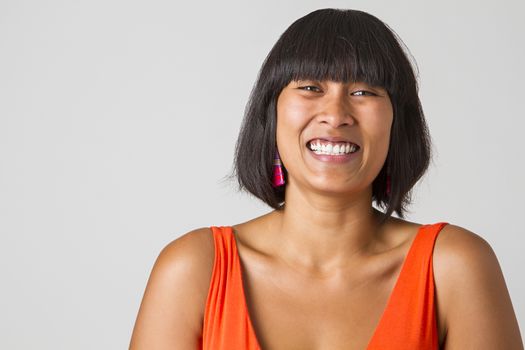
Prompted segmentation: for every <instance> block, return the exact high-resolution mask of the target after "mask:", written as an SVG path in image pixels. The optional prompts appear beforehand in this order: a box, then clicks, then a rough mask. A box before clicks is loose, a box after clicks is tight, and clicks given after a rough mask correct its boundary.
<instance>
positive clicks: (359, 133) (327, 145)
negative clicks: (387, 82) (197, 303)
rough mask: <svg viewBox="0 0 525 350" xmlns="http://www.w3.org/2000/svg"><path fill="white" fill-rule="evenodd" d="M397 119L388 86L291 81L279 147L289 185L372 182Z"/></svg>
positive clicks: (335, 189) (319, 187) (283, 99)
mask: <svg viewBox="0 0 525 350" xmlns="http://www.w3.org/2000/svg"><path fill="white" fill-rule="evenodd" d="M392 121H393V109H392V103H391V102H390V98H389V96H388V94H387V92H386V91H385V90H384V89H382V88H378V87H372V86H368V85H366V84H364V83H340V82H335V81H320V82H316V81H292V82H290V83H289V84H288V85H287V86H286V87H285V88H284V89H283V90H282V92H281V94H280V95H279V97H278V100H277V147H278V149H279V153H280V156H281V159H282V162H283V165H284V166H285V168H286V170H287V171H288V185H289V186H300V187H303V188H308V189H310V190H313V191H317V192H322V193H332V194H347V193H351V192H356V191H362V190H364V189H366V188H367V187H368V186H371V184H372V182H373V180H374V179H375V177H376V176H377V174H378V173H379V171H380V170H381V168H382V166H383V164H384V162H385V159H386V156H387V153H388V145H389V141H390V129H391V126H392Z"/></svg>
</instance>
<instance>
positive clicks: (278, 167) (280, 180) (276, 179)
mask: <svg viewBox="0 0 525 350" xmlns="http://www.w3.org/2000/svg"><path fill="white" fill-rule="evenodd" d="M282 185H284V174H283V164H282V162H281V157H279V151H277V150H276V151H275V158H274V159H273V177H272V186H273V187H279V186H282Z"/></svg>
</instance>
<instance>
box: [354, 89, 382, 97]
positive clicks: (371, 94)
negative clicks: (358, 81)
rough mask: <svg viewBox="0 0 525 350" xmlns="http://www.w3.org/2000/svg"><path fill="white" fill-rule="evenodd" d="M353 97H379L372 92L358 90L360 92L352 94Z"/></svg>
mask: <svg viewBox="0 0 525 350" xmlns="http://www.w3.org/2000/svg"><path fill="white" fill-rule="evenodd" d="M352 96H377V95H376V94H374V93H373V92H371V91H366V90H358V91H354V92H352Z"/></svg>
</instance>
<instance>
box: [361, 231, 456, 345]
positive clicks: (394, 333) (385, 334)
mask: <svg viewBox="0 0 525 350" xmlns="http://www.w3.org/2000/svg"><path fill="white" fill-rule="evenodd" d="M445 225H447V223H446V222H438V223H435V224H429V225H423V226H421V227H420V229H419V231H418V233H417V235H416V237H415V238H414V240H413V242H412V245H411V247H410V249H409V251H408V253H407V255H406V257H405V261H404V263H403V267H402V268H401V272H400V274H399V277H398V280H397V282H396V285H395V287H394V290H393V291H392V294H391V296H390V299H389V301H388V304H387V308H386V310H385V311H384V313H383V316H382V318H381V321H380V324H379V325H378V327H377V329H376V333H375V334H374V337H373V338H372V340H371V343H370V344H369V347H368V348H367V349H368V350H372V349H374V350H375V349H377V350H379V349H391V350H401V349H403V350H412V349H414V350H416V349H437V348H438V332H437V323H436V310H435V301H434V274H433V268H432V255H433V250H434V243H435V241H436V237H437V236H438V234H439V232H440V231H441V229H442V228H443V227H444V226H445Z"/></svg>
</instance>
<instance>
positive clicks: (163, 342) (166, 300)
mask: <svg viewBox="0 0 525 350" xmlns="http://www.w3.org/2000/svg"><path fill="white" fill-rule="evenodd" d="M213 258H214V245H213V239H212V235H211V232H210V230H209V229H208V228H203V229H199V230H195V231H192V232H190V233H188V234H186V235H183V236H181V237H180V238H178V239H176V240H175V241H173V242H171V243H170V244H168V245H167V246H166V247H165V248H164V249H163V250H162V252H161V253H160V255H159V257H158V258H157V261H156V262H155V265H154V267H153V270H152V272H151V275H150V278H149V281H148V284H147V286H146V291H145V293H144V298H143V299H142V303H141V306H140V309H139V313H138V316H137V320H136V323H135V327H134V329H133V335H132V337H131V343H130V347H129V348H130V349H131V350H142V349H145V350H146V349H147V350H149V349H155V350H162V349H181V350H195V349H197V348H198V346H199V342H200V338H201V336H202V324H203V315H204V307H205V304H206V298H207V292H208V287H209V283H210V278H211V272H212V268H213Z"/></svg>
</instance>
